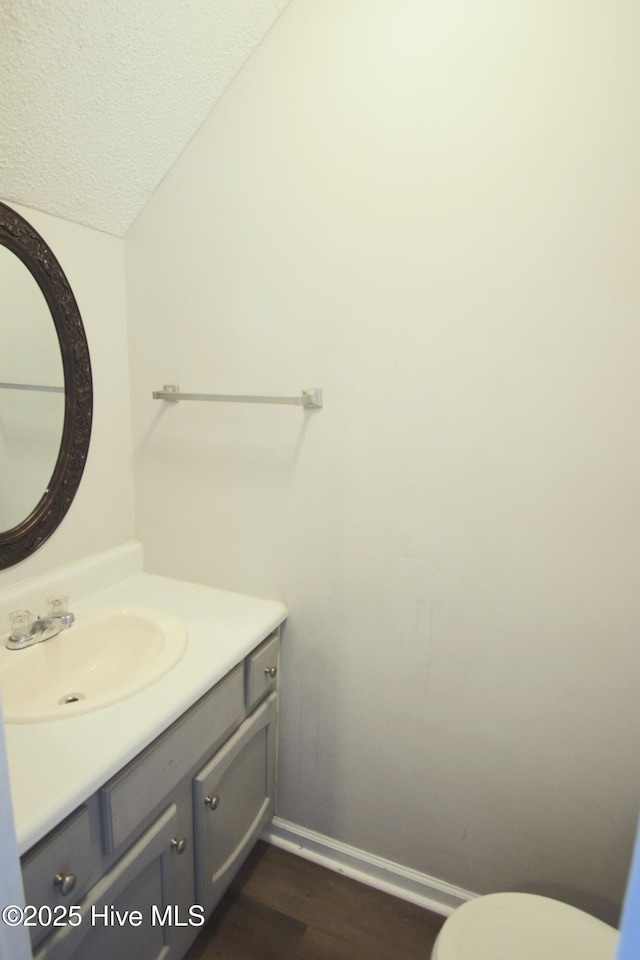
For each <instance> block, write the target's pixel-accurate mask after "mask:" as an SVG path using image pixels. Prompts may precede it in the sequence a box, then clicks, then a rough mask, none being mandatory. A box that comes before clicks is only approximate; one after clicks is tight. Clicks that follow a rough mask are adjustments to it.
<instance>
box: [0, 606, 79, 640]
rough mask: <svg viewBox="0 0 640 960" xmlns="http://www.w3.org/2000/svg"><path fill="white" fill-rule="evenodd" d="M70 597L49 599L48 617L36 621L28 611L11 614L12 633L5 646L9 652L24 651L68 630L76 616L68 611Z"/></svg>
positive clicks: (17, 611) (16, 611) (38, 618)
mask: <svg viewBox="0 0 640 960" xmlns="http://www.w3.org/2000/svg"><path fill="white" fill-rule="evenodd" d="M68 603H69V597H65V596H57V597H49V599H48V600H47V616H46V617H42V618H41V617H36V619H35V620H34V619H33V618H32V616H31V613H30V612H29V611H28V610H15V611H14V612H13V613H10V614H9V621H10V623H11V632H10V634H9V639H8V640H7V642H6V644H5V646H6V648H7V650H24V649H25V648H26V647H32V646H33V645H34V644H35V643H43V642H44V641H45V640H51V639H52V637H57V636H58V634H59V633H62V631H63V630H68V629H69V627H70V626H71V625H72V623H73V622H74V620H75V616H74V615H73V614H72V613H69V611H68V610H67V604H68Z"/></svg>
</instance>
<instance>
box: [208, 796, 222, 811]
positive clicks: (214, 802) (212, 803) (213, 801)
mask: <svg viewBox="0 0 640 960" xmlns="http://www.w3.org/2000/svg"><path fill="white" fill-rule="evenodd" d="M204 802H205V806H207V807H210V808H211V809H212V810H215V809H216V807H217V806H218V804H219V803H220V797H218V796H215V797H205V798H204Z"/></svg>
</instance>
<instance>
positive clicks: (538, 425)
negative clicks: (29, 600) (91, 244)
mask: <svg viewBox="0 0 640 960" xmlns="http://www.w3.org/2000/svg"><path fill="white" fill-rule="evenodd" d="M639 28H640V11H639V10H638V8H637V6H636V5H634V4H629V3H626V2H623V0H613V2H611V0H589V2H588V3H585V2H584V0H543V2H539V0H538V2H535V3H534V2H531V3H528V2H522V3H517V4H514V3H512V2H511V0H485V2H482V3H478V2H477V0H457V2H453V3H436V2H434V0H431V2H425V0H402V2H397V3H393V4H392V3H389V2H385V0H324V2H315V3H313V2H310V0H294V2H293V3H292V4H291V6H290V7H289V8H288V9H287V11H286V12H285V14H284V15H283V16H282V18H281V19H280V20H279V21H278V23H277V25H276V26H275V28H274V29H273V30H272V32H271V33H270V34H269V36H268V37H267V39H266V41H265V42H264V43H263V44H262V46H261V47H260V48H259V50H258V51H257V53H256V54H255V55H254V56H253V58H252V59H251V61H250V62H249V63H248V65H247V66H246V67H245V69H244V70H243V71H242V73H241V74H240V76H239V78H238V79H237V80H236V81H235V83H234V84H233V85H232V86H231V88H230V89H229V90H228V92H227V94H226V95H225V96H224V98H223V99H222V101H221V102H220V103H219V104H218V106H217V107H216V109H215V111H214V112H213V113H212V115H211V116H210V118H209V119H208V121H207V122H206V123H205V125H204V126H203V128H202V129H201V130H200V132H199V134H198V135H197V137H196V138H195V139H194V141H192V143H191V144H190V146H189V147H188V149H187V150H186V151H185V153H184V154H183V155H182V157H181V158H180V160H179V162H178V163H177V164H176V166H175V167H174V168H173V170H172V171H171V173H170V174H169V176H167V178H166V179H165V181H164V182H163V184H162V186H161V187H160V188H159V190H158V191H157V193H156V194H155V195H154V197H153V198H152V200H151V202H150V203H149V204H148V206H147V207H146V208H145V210H144V211H143V213H142V214H141V216H140V217H139V218H138V220H137V221H136V223H135V224H134V225H133V227H132V228H131V230H130V231H129V233H128V234H127V236H126V238H125V258H126V270H127V285H128V310H129V321H130V334H131V336H130V343H131V366H132V370H133V371H134V379H133V387H132V390H133V397H132V399H133V429H134V448H135V458H136V459H135V476H136V517H137V535H138V537H140V539H142V540H143V542H144V544H145V550H146V558H147V568H148V569H150V570H152V571H155V572H160V573H164V574H167V575H173V576H179V577H185V578H189V579H193V580H196V581H201V582H204V583H211V584H216V585H218V586H222V587H229V588H231V589H236V590H241V591H247V592H254V593H258V594H264V595H268V596H272V597H277V598H281V599H283V600H284V601H285V602H286V603H287V604H288V605H289V608H290V611H291V617H290V621H289V627H288V630H287V634H286V642H285V647H284V654H283V697H282V743H281V771H280V776H281V779H280V784H281V786H280V794H279V813H280V815H281V816H283V817H285V818H287V819H289V820H291V821H293V822H295V823H298V824H300V825H303V826H305V827H307V828H310V829H313V830H317V831H319V832H321V833H324V834H326V835H328V836H330V837H332V838H335V839H337V840H340V841H344V842H346V843H349V844H353V845H355V846H356V847H360V848H362V849H364V850H367V851H370V852H371V853H374V854H378V855H380V856H383V857H387V858H389V859H391V860H395V861H397V862H399V863H401V864H404V865H406V866H408V867H412V868H415V869H417V870H419V871H423V872H426V873H428V874H431V875H433V876H436V877H439V878H441V879H443V880H447V881H449V882H451V883H454V884H459V885H461V886H462V887H465V888H468V889H471V890H475V891H478V892H486V891H491V890H498V889H509V888H519V889H528V890H533V891H538V892H543V893H549V894H551V895H558V896H560V897H564V898H566V899H568V900H569V901H570V902H573V903H576V904H577V905H579V906H585V907H588V908H590V909H593V910H594V911H595V912H597V913H599V914H600V915H601V916H604V917H605V918H607V919H610V918H612V916H613V912H612V910H611V909H610V908H609V907H608V906H607V904H608V903H610V902H613V901H617V900H619V899H620V898H621V895H622V892H623V889H624V882H625V877H626V872H627V869H628V865H629V859H630V853H631V843H632V838H633V834H634V828H635V822H636V814H637V803H638V793H639V786H640V776H639V770H638V760H637V756H638V751H637V742H636V740H637V735H636V731H637V729H638V720H639V719H640V717H639V714H640V705H639V702H638V697H637V677H638V668H639V667H640V663H639V657H640V654H639V650H640V644H639V643H638V638H639V636H640V632H639V616H638V614H639V610H638V589H637V583H638V522H639V520H640V490H639V487H638V472H639V470H640V446H639V444H638V430H637V420H638V417H637V410H638V409H639V406H640V377H639V376H638V362H639V359H640V326H639V324H638V315H639V313H638V311H639V308H640V285H639V281H638V271H637V250H638V244H639V240H640V237H639V236H638V232H639V231H638V224H640V216H639V213H640V211H639V210H638V202H639V201H638V198H639V196H640V192H639V191H638V150H639V147H640V135H639V134H640V130H639V121H638V113H637V109H636V106H637V105H636V91H637V89H638V85H639V83H640V76H639V75H638V74H639V69H640V61H639V60H638V57H637V50H636V43H635V37H637V34H638V29H639ZM169 382H175V383H178V384H179V385H180V386H181V387H182V389H184V390H186V391H210V392H216V391H217V392H240V393H251V392H255V393H276V394H282V393H297V392H298V391H299V390H300V389H301V388H306V387H315V386H319V387H322V388H323V390H324V394H325V407H324V409H323V410H322V411H319V412H306V413H305V412H303V411H301V410H299V409H297V408H287V407H250V406H238V407H218V406H213V405H207V404H204V405H201V406H197V405H195V404H180V405H178V406H177V407H173V406H169V405H162V404H160V403H159V402H157V401H153V400H152V399H151V391H152V390H154V389H158V388H159V387H160V386H161V385H162V384H163V383H169Z"/></svg>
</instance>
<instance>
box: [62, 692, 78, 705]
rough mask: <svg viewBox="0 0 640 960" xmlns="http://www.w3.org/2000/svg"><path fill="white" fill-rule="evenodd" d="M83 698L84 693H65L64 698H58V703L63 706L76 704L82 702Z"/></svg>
mask: <svg viewBox="0 0 640 960" xmlns="http://www.w3.org/2000/svg"><path fill="white" fill-rule="evenodd" d="M84 698H85V697H84V693H67V694H66V696H64V697H60V699H59V700H58V703H61V704H62V705H63V706H64V704H65V703H77V702H78V700H84Z"/></svg>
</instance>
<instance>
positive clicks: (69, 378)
mask: <svg viewBox="0 0 640 960" xmlns="http://www.w3.org/2000/svg"><path fill="white" fill-rule="evenodd" d="M0 288H1V289H2V293H3V299H2V302H3V313H2V320H1V322H0V570H4V569H5V568H6V567H10V566H13V564H16V563H19V562H20V561H21V560H24V559H25V558H26V557H29V556H31V554H32V553H34V552H35V551H36V550H38V549H39V548H40V547H41V546H42V545H43V543H44V542H45V541H46V540H48V538H49V537H50V536H51V534H52V533H53V532H54V531H55V530H56V529H57V528H58V526H59V525H60V524H61V522H62V520H63V519H64V517H65V515H66V513H67V511H68V510H69V508H70V506H71V504H72V502H73V499H74V497H75V495H76V493H77V490H78V487H79V485H80V480H81V478H82V474H83V471H84V468H85V464H86V462H87V455H88V452H89V442H90V439H91V423H92V418H93V382H92V377H91V360H90V357H89V345H88V343H87V338H86V334H85V331H84V326H83V323H82V318H81V316H80V311H79V309H78V304H77V302H76V299H75V297H74V295H73V291H72V290H71V287H70V285H69V281H68V280H67V277H66V275H65V273H64V270H63V269H62V266H61V265H60V263H59V262H58V261H57V259H56V257H55V256H54V254H53V252H52V250H51V248H50V247H49V246H48V244H47V243H46V241H45V240H44V239H43V238H42V237H41V236H40V234H39V233H38V232H37V230H35V229H34V228H33V227H32V226H31V224H30V223H29V222H28V221H27V220H25V219H24V217H22V216H21V215H20V214H19V213H18V212H17V211H16V210H13V209H12V208H11V207H8V206H7V205H6V204H5V203H2V202H0Z"/></svg>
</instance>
